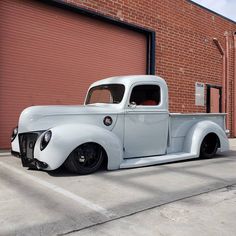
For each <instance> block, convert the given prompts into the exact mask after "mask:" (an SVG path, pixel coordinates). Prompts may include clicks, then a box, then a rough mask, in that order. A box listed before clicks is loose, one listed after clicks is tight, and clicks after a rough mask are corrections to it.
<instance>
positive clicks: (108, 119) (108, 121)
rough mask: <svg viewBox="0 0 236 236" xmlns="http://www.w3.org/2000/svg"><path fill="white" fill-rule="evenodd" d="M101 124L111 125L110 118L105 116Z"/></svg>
mask: <svg viewBox="0 0 236 236" xmlns="http://www.w3.org/2000/svg"><path fill="white" fill-rule="evenodd" d="M103 123H104V125H106V126H110V125H111V124H112V118H111V117H110V116H106V117H105V118H104V119H103Z"/></svg>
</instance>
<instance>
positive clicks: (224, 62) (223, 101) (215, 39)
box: [213, 38, 226, 112]
mask: <svg viewBox="0 0 236 236" xmlns="http://www.w3.org/2000/svg"><path fill="white" fill-rule="evenodd" d="M213 42H214V43H215V45H216V46H217V48H218V49H219V51H220V54H221V56H222V57H223V74H222V104H221V110H222V112H226V109H225V104H226V103H225V94H226V86H225V85H226V83H225V82H226V73H225V71H226V70H225V69H226V53H225V50H224V48H223V47H222V45H221V43H220V42H219V41H218V39H217V38H213Z"/></svg>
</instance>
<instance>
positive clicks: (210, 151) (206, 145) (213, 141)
mask: <svg viewBox="0 0 236 236" xmlns="http://www.w3.org/2000/svg"><path fill="white" fill-rule="evenodd" d="M218 147H219V138H218V137H217V135H216V134H214V133H210V134H208V135H207V136H206V137H205V138H204V139H203V141H202V144H201V148H200V157H201V158H212V157H213V156H215V154H216V152H217V149H218Z"/></svg>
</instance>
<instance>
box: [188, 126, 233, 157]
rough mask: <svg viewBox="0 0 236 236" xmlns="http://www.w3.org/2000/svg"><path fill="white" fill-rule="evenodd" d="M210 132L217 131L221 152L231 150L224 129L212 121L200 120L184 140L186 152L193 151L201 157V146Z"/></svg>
mask: <svg viewBox="0 0 236 236" xmlns="http://www.w3.org/2000/svg"><path fill="white" fill-rule="evenodd" d="M209 133H215V134H216V135H217V136H218V138H219V140H220V148H219V149H218V150H219V151H220V152H225V151H228V150H229V141H228V138H227V136H226V134H225V132H224V130H223V129H222V128H221V127H220V126H219V125H217V124H216V123H214V122H212V121H200V122H198V123H196V124H195V125H194V126H193V127H192V128H191V129H190V130H189V132H188V134H187V135H186V137H185V140H184V152H188V153H192V154H194V155H196V157H199V155H200V147H201V143H202V141H203V139H204V137H205V136H206V135H207V134H209Z"/></svg>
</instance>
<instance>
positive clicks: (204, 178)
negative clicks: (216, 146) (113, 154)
mask: <svg viewBox="0 0 236 236" xmlns="http://www.w3.org/2000/svg"><path fill="white" fill-rule="evenodd" d="M235 185H236V141H235V140H231V151H229V152H228V153H225V154H224V155H217V156H216V157H215V158H213V159H206V160H201V159H195V160H189V161H183V162H177V163H171V164H163V165H156V166H151V167H143V168H136V169H126V170H117V171H106V170H101V171H99V172H97V173H95V174H92V175H86V176H78V175H71V174H70V173H68V172H66V171H65V170H64V169H60V170H57V171H53V172H44V171H35V170H29V169H27V168H23V167H22V166H21V162H20V159H18V158H15V157H13V156H11V155H9V154H8V153H7V152H5V153H3V152H1V153H0V226H1V227H0V235H1V236H2V235H95V234H96V235H199V234H200V235H236V233H235V232H236V226H235V223H234V222H235V219H236V205H235V204H236V190H235Z"/></svg>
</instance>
